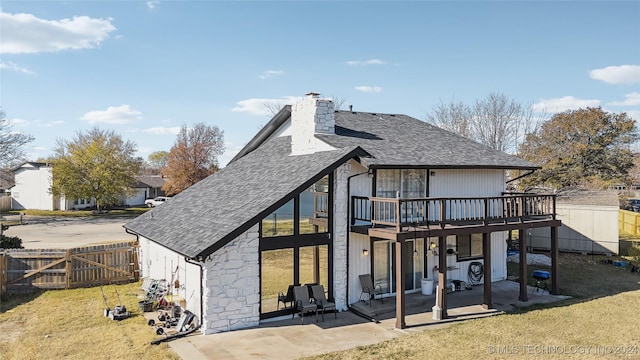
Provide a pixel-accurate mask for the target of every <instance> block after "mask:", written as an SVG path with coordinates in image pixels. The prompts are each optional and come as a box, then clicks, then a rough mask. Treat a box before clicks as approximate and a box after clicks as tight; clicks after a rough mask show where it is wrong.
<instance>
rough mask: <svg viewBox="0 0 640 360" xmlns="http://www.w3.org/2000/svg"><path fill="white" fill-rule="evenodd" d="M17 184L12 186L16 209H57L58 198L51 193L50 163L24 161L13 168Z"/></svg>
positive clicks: (12, 205)
mask: <svg viewBox="0 0 640 360" xmlns="http://www.w3.org/2000/svg"><path fill="white" fill-rule="evenodd" d="M13 173H14V179H15V185H14V186H13V187H12V188H11V198H12V204H11V207H12V208H13V209H16V210H23V209H38V210H56V209H58V208H59V204H58V202H57V201H58V200H59V199H56V198H55V197H54V196H53V194H51V191H50V188H51V174H52V168H51V165H50V164H48V163H43V162H24V163H22V164H20V165H18V166H17V167H15V168H14V169H13Z"/></svg>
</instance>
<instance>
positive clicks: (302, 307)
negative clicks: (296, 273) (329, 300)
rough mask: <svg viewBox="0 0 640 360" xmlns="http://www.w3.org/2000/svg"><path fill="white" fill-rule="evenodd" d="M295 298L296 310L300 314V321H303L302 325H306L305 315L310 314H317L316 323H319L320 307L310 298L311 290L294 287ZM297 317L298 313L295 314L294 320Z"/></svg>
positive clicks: (303, 287) (304, 287)
mask: <svg viewBox="0 0 640 360" xmlns="http://www.w3.org/2000/svg"><path fill="white" fill-rule="evenodd" d="M293 297H294V299H295V303H296V310H297V312H299V313H300V319H302V322H301V324H304V314H306V313H309V312H315V313H316V322H318V305H316V304H314V303H313V302H311V298H309V290H308V289H307V287H306V286H294V287H293ZM295 316H296V313H295V312H294V313H293V316H292V317H291V318H292V319H293V318H294V317H295Z"/></svg>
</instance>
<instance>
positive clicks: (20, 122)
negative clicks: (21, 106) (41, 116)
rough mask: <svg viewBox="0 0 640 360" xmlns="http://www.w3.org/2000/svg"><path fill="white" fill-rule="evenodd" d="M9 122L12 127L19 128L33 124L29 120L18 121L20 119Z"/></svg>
mask: <svg viewBox="0 0 640 360" xmlns="http://www.w3.org/2000/svg"><path fill="white" fill-rule="evenodd" d="M9 122H10V123H11V124H12V125H17V126H28V125H29V124H31V122H30V121H29V120H25V119H18V118H13V119H11V120H9Z"/></svg>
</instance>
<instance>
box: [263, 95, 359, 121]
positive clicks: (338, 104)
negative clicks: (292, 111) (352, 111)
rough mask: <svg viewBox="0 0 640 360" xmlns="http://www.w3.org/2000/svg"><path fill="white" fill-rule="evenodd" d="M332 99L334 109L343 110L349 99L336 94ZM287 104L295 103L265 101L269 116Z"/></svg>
mask: <svg viewBox="0 0 640 360" xmlns="http://www.w3.org/2000/svg"><path fill="white" fill-rule="evenodd" d="M330 99H331V101H333V108H334V110H342V107H343V106H344V104H345V103H346V102H347V99H346V98H345V97H342V96H335V95H334V96H331V97H330ZM287 105H293V104H287V102H286V101H285V100H281V101H267V102H265V103H264V107H265V108H266V109H267V112H268V113H269V116H271V117H273V116H275V115H276V114H277V113H279V112H280V110H282V108H283V107H285V106H287Z"/></svg>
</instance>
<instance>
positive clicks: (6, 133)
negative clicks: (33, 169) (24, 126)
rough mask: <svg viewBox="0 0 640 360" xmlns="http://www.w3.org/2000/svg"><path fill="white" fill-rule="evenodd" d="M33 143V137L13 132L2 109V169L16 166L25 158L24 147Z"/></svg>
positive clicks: (0, 117)
mask: <svg viewBox="0 0 640 360" xmlns="http://www.w3.org/2000/svg"><path fill="white" fill-rule="evenodd" d="M31 141H33V136H31V135H26V134H23V133H21V132H17V131H13V124H12V123H11V121H9V120H7V118H6V116H5V113H4V111H2V110H1V109H0V168H4V167H7V166H11V165H14V164H15V163H16V162H18V161H20V160H22V159H23V158H24V156H25V154H24V150H22V147H23V146H24V145H26V144H28V143H30V142H31Z"/></svg>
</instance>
